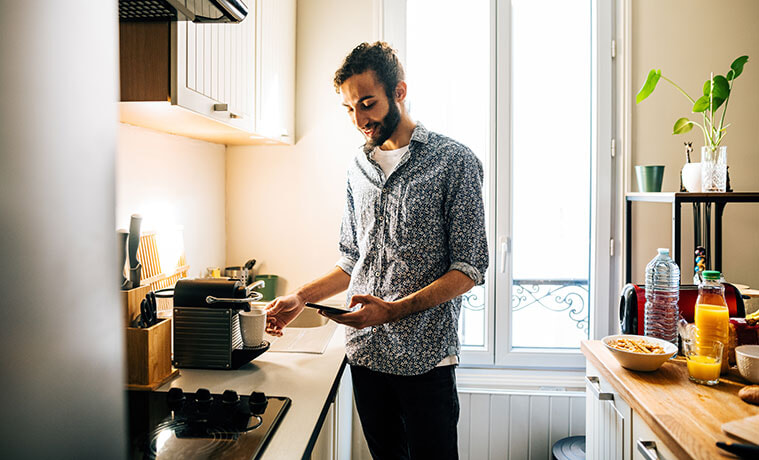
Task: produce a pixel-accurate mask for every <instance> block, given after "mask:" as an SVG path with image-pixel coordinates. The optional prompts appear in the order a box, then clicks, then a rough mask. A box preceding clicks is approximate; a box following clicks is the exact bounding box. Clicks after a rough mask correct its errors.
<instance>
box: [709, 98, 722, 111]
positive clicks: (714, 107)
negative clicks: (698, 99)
mask: <svg viewBox="0 0 759 460" xmlns="http://www.w3.org/2000/svg"><path fill="white" fill-rule="evenodd" d="M723 102H725V98H724V97H714V96H712V112H715V111H716V110H717V109H718V108H719V106H721V105H722V103H723Z"/></svg>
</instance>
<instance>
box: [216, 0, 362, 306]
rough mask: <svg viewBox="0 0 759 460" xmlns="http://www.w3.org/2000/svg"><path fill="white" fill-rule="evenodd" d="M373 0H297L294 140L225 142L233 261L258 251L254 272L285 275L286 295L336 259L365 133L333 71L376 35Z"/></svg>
mask: <svg viewBox="0 0 759 460" xmlns="http://www.w3.org/2000/svg"><path fill="white" fill-rule="evenodd" d="M373 8H374V2H373V1H371V0H361V1H351V2H347V1H339V0H320V1H305V2H304V1H301V2H298V11H297V31H296V33H297V47H296V49H297V57H296V89H295V92H296V96H295V98H296V102H295V114H296V119H295V134H296V144H295V145H294V146H292V147H281V146H262V147H237V146H230V147H229V148H228V149H227V207H228V217H229V220H228V224H227V263H228V264H239V263H242V262H244V261H245V260H247V259H248V258H251V257H252V258H255V259H257V260H258V264H259V265H257V270H256V271H257V273H259V274H260V273H274V274H277V275H279V276H280V277H281V279H282V282H281V285H280V286H279V289H278V292H279V293H280V294H282V293H285V292H289V291H290V290H292V289H295V288H297V287H298V286H300V285H302V284H304V283H306V282H308V281H310V280H312V279H314V278H316V277H318V276H320V275H322V274H323V273H325V272H327V271H329V270H331V269H332V268H333V267H334V263H335V262H336V261H337V259H338V258H339V252H338V247H337V241H338V235H339V230H340V218H341V216H342V212H343V205H344V201H345V183H346V181H345V178H346V176H345V172H346V169H347V166H348V163H349V161H350V160H351V158H353V156H354V155H355V153H356V151H357V149H358V148H359V147H360V146H361V145H362V144H363V140H362V137H361V135H360V134H359V133H358V131H356V130H355V128H353V126H352V125H351V122H350V119H349V118H348V115H347V114H346V113H345V110H344V109H343V108H342V106H341V105H340V103H341V100H340V97H339V96H338V95H337V93H335V90H334V89H333V86H332V78H333V76H334V72H335V70H337V68H338V67H339V66H340V64H341V62H342V59H343V58H344V57H345V55H346V54H347V53H348V52H349V51H350V50H351V49H353V47H355V46H356V45H358V44H359V43H360V42H362V41H372V40H373V38H374V33H375V31H374V27H373V26H374V20H373V17H372V12H373V11H374V10H373ZM340 299H342V298H340Z"/></svg>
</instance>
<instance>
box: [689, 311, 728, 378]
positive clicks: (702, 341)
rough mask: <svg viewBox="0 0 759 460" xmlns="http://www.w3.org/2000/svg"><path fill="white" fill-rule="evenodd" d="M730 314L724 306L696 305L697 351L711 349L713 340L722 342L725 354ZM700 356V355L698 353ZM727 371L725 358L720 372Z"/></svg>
mask: <svg viewBox="0 0 759 460" xmlns="http://www.w3.org/2000/svg"><path fill="white" fill-rule="evenodd" d="M729 323H730V314H729V312H728V310H727V306H725V305H709V304H701V303H699V304H696V337H695V339H696V346H697V349H698V350H703V349H705V348H711V346H712V343H713V342H714V341H715V340H718V341H720V342H722V345H724V350H725V351H724V352H725V353H727V345H728V338H729V336H730V335H729V329H728V327H729ZM699 354H702V353H699ZM727 369H728V361H727V359H726V357H723V360H722V372H726V371H727Z"/></svg>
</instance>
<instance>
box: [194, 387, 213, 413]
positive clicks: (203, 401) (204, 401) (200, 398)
mask: <svg viewBox="0 0 759 460" xmlns="http://www.w3.org/2000/svg"><path fill="white" fill-rule="evenodd" d="M195 401H197V403H198V409H200V410H208V409H210V408H211V402H212V401H213V398H212V397H211V392H210V391H208V390H207V389H205V388H198V391H196V392H195Z"/></svg>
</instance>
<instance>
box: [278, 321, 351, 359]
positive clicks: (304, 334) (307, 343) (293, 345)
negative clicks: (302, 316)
mask: <svg viewBox="0 0 759 460" xmlns="http://www.w3.org/2000/svg"><path fill="white" fill-rule="evenodd" d="M335 329H337V323H335V322H334V321H329V322H328V323H327V324H325V325H324V326H319V327H286V328H284V330H283V331H282V332H283V335H282V337H272V336H270V335H267V337H266V340H268V341H270V342H271V348H269V352H272V351H274V352H277V351H279V352H283V353H314V354H322V353H324V350H325V349H326V348H327V344H328V343H329V341H330V340H331V339H332V335H333V334H334V333H335Z"/></svg>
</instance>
